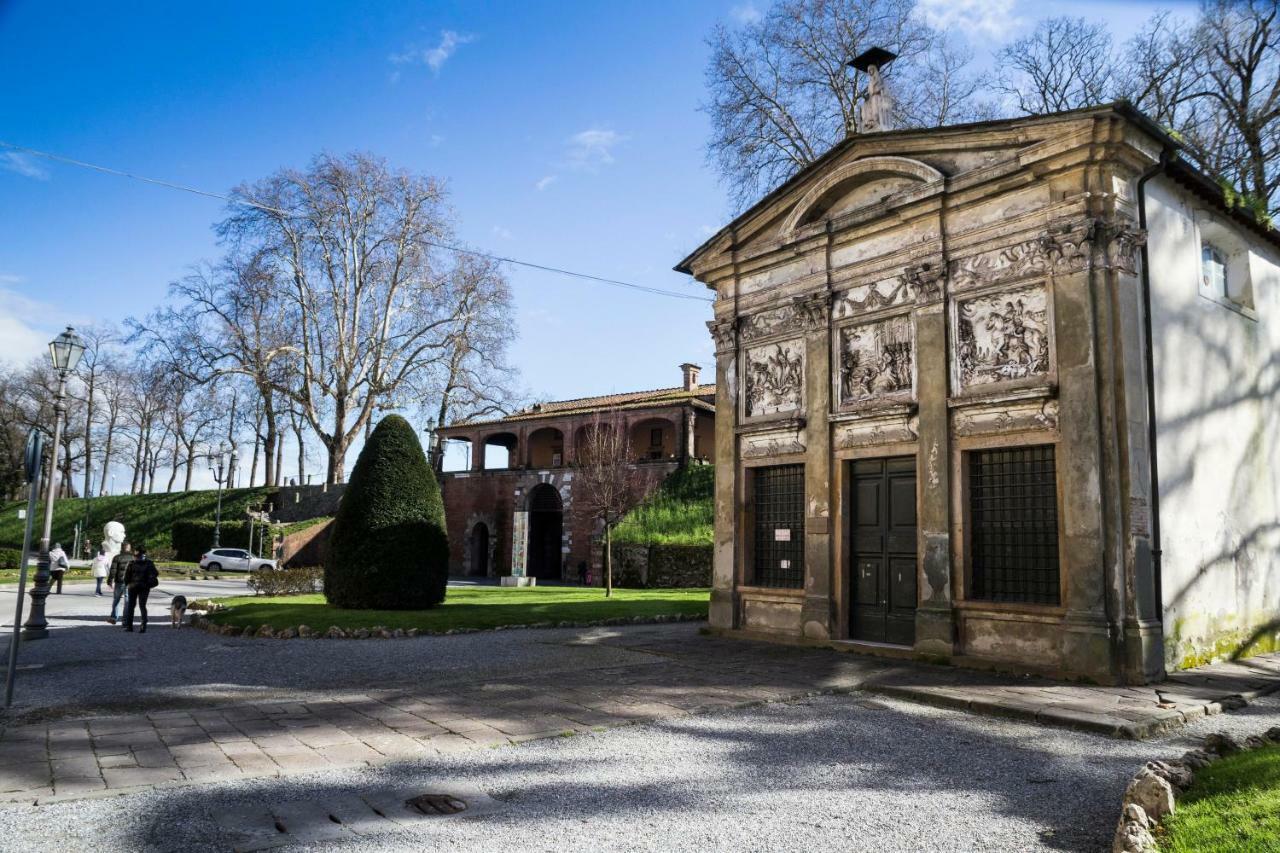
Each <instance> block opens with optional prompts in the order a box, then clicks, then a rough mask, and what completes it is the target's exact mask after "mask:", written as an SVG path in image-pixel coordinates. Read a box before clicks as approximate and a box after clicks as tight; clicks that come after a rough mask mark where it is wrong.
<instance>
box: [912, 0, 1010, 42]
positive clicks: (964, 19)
mask: <svg viewBox="0 0 1280 853" xmlns="http://www.w3.org/2000/svg"><path fill="white" fill-rule="evenodd" d="M1016 5H1017V2H1016V0H920V11H921V12H922V13H923V14H924V19H925V20H926V21H927V22H929V24H931V25H932V26H934V27H937V28H938V29H940V30H959V31H960V32H962V33H964V34H965V35H966V36H968V37H969V38H982V39H994V40H995V41H997V42H1004V41H1008V40H1009V39H1010V38H1012V37H1013V36H1014V35H1015V34H1016V33H1017V31H1018V30H1020V29H1022V27H1023V26H1024V25H1025V24H1026V21H1025V20H1024V19H1023V18H1022V17H1021V16H1020V15H1017V14H1015V12H1014V7H1015V6H1016Z"/></svg>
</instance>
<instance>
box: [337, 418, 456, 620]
mask: <svg viewBox="0 0 1280 853" xmlns="http://www.w3.org/2000/svg"><path fill="white" fill-rule="evenodd" d="M448 580H449V538H448V534H447V532H446V528H445V523H444V502H443V501H442V500H441V498H440V486H439V484H438V483H437V482H436V478H435V474H434V473H433V472H432V470H431V466H430V465H429V464H427V458H426V456H425V455H424V454H423V452H422V445H421V444H420V443H419V442H418V436H417V435H416V434H415V433H414V431H413V427H411V426H410V425H409V422H408V421H406V420H405V419H404V418H402V417H400V416H399V415H388V416H387V417H385V418H383V419H382V421H381V423H379V424H378V426H377V427H376V428H375V429H374V431H373V434H372V435H370V436H369V440H368V441H366V442H365V444H364V449H363V450H361V451H360V458H359V459H357V460H356V467H355V469H354V470H353V471H352V472H351V482H350V483H348V484H347V491H346V494H344V495H343V497H342V504H341V505H340V506H339V507H338V515H337V517H336V518H335V519H334V522H333V533H332V535H331V537H330V539H329V550H328V556H327V557H326V559H325V564H324V594H325V598H327V599H328V600H329V603H330V604H332V605H334V606H336V607H348V608H353V609H359V610H373V609H387V610H417V609H420V608H424V607H433V606H435V605H437V604H439V603H440V602H442V601H444V592H445V586H446V585H447V583H448Z"/></svg>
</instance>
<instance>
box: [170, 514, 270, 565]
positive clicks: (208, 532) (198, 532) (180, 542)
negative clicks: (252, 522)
mask: <svg viewBox="0 0 1280 853" xmlns="http://www.w3.org/2000/svg"><path fill="white" fill-rule="evenodd" d="M213 528H214V523H213V522H212V521H175V522H174V523H173V527H172V529H171V530H170V543H171V544H172V545H173V551H174V555H175V556H174V559H175V560H181V561H183V562H186V563H194V562H196V561H197V560H199V559H200V556H201V555H202V554H204V552H205V551H208V550H209V549H210V548H212V547H213ZM256 528H257V529H259V530H260V529H261V525H256ZM253 538H254V540H255V543H256V541H257V538H258V533H256V532H255V533H254V535H253ZM218 547H220V548H246V549H247V548H248V547H249V525H248V523H247V522H244V521H224V522H222V531H221V535H220V536H219V537H218Z"/></svg>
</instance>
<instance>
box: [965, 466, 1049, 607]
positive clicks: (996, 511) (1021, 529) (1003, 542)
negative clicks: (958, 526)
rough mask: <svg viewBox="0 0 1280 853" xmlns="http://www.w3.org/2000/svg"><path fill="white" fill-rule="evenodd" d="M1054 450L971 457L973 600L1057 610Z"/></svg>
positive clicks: (970, 508)
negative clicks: (1018, 603)
mask: <svg viewBox="0 0 1280 853" xmlns="http://www.w3.org/2000/svg"><path fill="white" fill-rule="evenodd" d="M1057 495H1058V486H1057V471H1056V465H1055V455H1054V446H1053V445H1051V444H1045V445H1038V446H1034V447H1011V448H1002V449H999V450H977V451H972V452H970V453H969V522H970V530H971V531H972V533H971V537H972V538H971V539H970V554H971V558H972V561H971V566H972V571H971V579H972V583H971V587H972V593H971V596H970V597H971V598H975V599H983V600H986V601H1015V602H1024V603H1029V604H1058V603H1059V599H1060V593H1059V586H1058V497H1057Z"/></svg>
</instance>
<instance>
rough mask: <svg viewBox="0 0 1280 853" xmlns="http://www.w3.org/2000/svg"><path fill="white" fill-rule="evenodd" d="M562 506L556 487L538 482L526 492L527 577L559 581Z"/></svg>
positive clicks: (562, 521) (562, 525) (562, 524)
mask: <svg viewBox="0 0 1280 853" xmlns="http://www.w3.org/2000/svg"><path fill="white" fill-rule="evenodd" d="M563 528H564V506H563V504H561V502H560V493H559V492H558V491H556V488H555V486H552V485H550V484H548V483H541V484H539V485H537V486H534V487H533V490H532V491H531V492H529V554H528V561H529V562H528V574H529V575H530V577H535V578H546V579H548V580H560V538H561V533H562V531H563Z"/></svg>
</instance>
